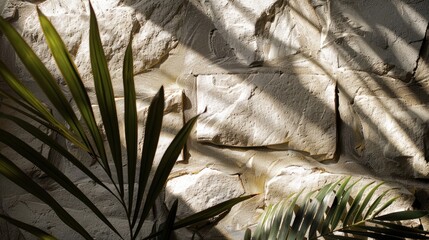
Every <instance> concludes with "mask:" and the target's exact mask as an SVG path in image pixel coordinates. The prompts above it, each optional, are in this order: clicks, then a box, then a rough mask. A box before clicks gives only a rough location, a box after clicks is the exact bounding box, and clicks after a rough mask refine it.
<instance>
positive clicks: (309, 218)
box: [296, 198, 321, 239]
mask: <svg viewBox="0 0 429 240" xmlns="http://www.w3.org/2000/svg"><path fill="white" fill-rule="evenodd" d="M320 204H321V203H320V202H319V201H318V200H317V199H314V198H313V199H312V201H311V202H310V203H309V206H308V208H307V210H306V212H305V214H304V219H303V221H302V224H301V227H300V228H299V230H298V233H297V236H296V238H297V239H304V236H305V234H306V233H307V231H309V228H310V226H311V223H312V222H313V220H314V218H315V216H316V214H317V210H318V208H319V207H320Z"/></svg>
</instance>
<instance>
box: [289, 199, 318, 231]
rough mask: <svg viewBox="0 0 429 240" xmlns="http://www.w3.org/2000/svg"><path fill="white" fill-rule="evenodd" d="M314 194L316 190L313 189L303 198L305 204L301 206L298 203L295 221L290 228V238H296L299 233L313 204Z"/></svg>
mask: <svg viewBox="0 0 429 240" xmlns="http://www.w3.org/2000/svg"><path fill="white" fill-rule="evenodd" d="M313 194H314V191H311V192H309V193H307V194H306V196H305V197H304V198H303V199H302V202H303V206H300V205H299V204H296V206H295V208H298V210H297V212H296V214H295V219H294V221H293V224H292V227H291V229H290V233H289V236H288V238H290V239H295V238H296V236H297V235H298V233H299V232H298V231H299V228H300V226H301V223H302V222H303V220H304V218H305V213H306V211H307V210H308V209H309V207H310V206H311V205H312V202H313V201H311V196H312V195H313ZM313 213H314V212H313Z"/></svg>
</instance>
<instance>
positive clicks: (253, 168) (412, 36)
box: [0, 0, 429, 240]
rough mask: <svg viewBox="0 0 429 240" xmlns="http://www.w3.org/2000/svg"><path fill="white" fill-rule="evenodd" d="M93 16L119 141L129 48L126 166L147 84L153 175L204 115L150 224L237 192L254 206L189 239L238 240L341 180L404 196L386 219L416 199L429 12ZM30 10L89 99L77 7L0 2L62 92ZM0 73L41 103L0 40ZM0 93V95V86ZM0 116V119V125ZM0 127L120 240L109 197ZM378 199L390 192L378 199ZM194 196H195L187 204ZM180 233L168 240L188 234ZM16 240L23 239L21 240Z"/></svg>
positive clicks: (37, 210)
mask: <svg viewBox="0 0 429 240" xmlns="http://www.w3.org/2000/svg"><path fill="white" fill-rule="evenodd" d="M91 3H92V5H93V7H94V10H95V13H96V15H97V19H98V21H99V28H100V35H101V40H102V42H103V47H104V51H105V54H106V56H107V59H108V63H109V67H110V73H111V75H112V80H113V87H114V90H115V97H116V103H117V105H118V115H119V116H118V119H119V121H120V125H121V128H122V129H123V119H124V116H123V97H124V96H126V94H127V93H125V92H124V91H123V83H122V61H123V57H124V51H125V48H126V46H127V44H128V41H129V39H130V36H132V37H133V56H134V61H135V62H134V65H135V67H134V73H135V75H136V76H135V85H136V89H137V99H138V103H137V105H138V111H139V118H140V120H139V127H140V128H139V148H140V149H139V154H140V153H141V151H140V150H141V146H142V144H143V139H142V138H143V134H144V130H143V129H144V125H145V122H144V119H145V116H146V115H147V108H148V105H149V102H150V99H151V97H152V96H153V95H154V94H155V93H156V91H157V90H158V89H159V87H160V86H161V85H164V87H165V89H166V98H167V103H166V110H165V119H164V123H163V127H164V130H163V132H162V134H161V139H160V144H159V148H158V152H157V154H158V155H157V157H156V160H155V162H158V161H159V159H160V157H161V156H160V155H161V154H162V152H163V151H164V150H165V149H166V147H167V146H168V144H169V143H170V142H171V140H172V139H173V137H174V134H175V133H177V131H178V130H179V129H180V127H181V126H183V123H184V122H186V121H187V120H189V119H190V118H191V117H193V116H195V115H197V114H199V113H202V115H201V116H200V118H199V120H198V123H197V127H195V128H194V129H193V130H192V133H191V136H190V139H189V141H188V142H187V145H186V148H185V151H184V154H181V156H180V157H179V163H178V164H176V165H175V167H174V169H173V174H172V175H171V176H170V181H169V184H168V186H167V190H166V191H165V195H166V196H167V198H168V199H167V201H164V200H165V199H164V195H163V196H161V198H160V199H159V200H158V204H157V210H160V209H163V210H165V206H166V205H168V206H170V204H171V203H172V201H173V198H174V196H178V197H179V200H180V201H182V203H183V204H181V205H179V206H180V207H179V210H180V212H181V213H190V212H191V210H196V209H198V210H201V209H203V208H205V207H207V206H209V204H208V203H209V202H210V204H212V203H214V202H217V201H220V200H227V199H229V198H231V197H234V196H239V195H241V194H243V193H244V194H253V193H259V194H260V195H258V196H257V197H255V198H252V199H251V200H250V201H247V202H245V203H243V204H239V205H238V206H236V207H234V208H233V209H232V210H231V212H230V213H229V214H228V215H226V216H225V217H224V218H222V220H220V221H219V222H217V225H216V226H215V227H213V228H211V227H207V228H205V229H199V230H198V233H197V235H196V236H203V237H204V238H206V239H242V237H243V232H244V230H245V229H246V228H247V227H249V226H254V224H255V223H256V222H257V221H258V216H259V214H260V210H261V209H262V208H263V207H264V206H265V205H266V204H267V203H273V202H275V201H276V200H279V199H283V198H284V197H285V196H286V195H287V194H289V193H290V192H292V191H299V190H300V188H301V187H305V188H308V189H317V188H320V187H321V186H322V185H324V184H326V183H327V182H328V181H330V180H334V179H338V177H339V176H343V175H349V174H352V175H359V176H363V177H364V179H363V181H362V182H364V183H366V182H367V181H369V179H378V180H386V181H388V182H389V181H395V182H399V183H404V184H407V185H406V188H407V189H408V190H409V192H407V191H405V190H404V191H403V187H402V186H400V193H399V194H400V195H401V196H402V197H404V199H405V200H403V199H402V198H401V199H400V200H399V205H394V208H395V209H397V210H402V209H404V208H407V207H411V205H412V196H411V195H410V192H411V193H414V192H416V193H418V192H420V193H422V192H425V189H429V187H428V185H427V184H426V183H424V181H416V179H415V178H419V179H420V178H423V179H427V178H429V167H428V163H427V160H428V157H427V156H429V154H428V152H429V150H428V147H427V146H429V143H428V141H429V140H428V139H429V138H428V132H429V130H428V123H429V116H428V115H429V114H428V111H427V106H428V103H429V80H428V79H429V77H428V76H429V68H428V64H427V63H428V62H429V50H428V47H427V45H428V39H429V35H428V33H427V26H428V19H429V11H428V9H429V1H418V0H392V1H355V0H337V1H324V0H312V1H302V0H289V1H283V0H267V1H258V0H234V1H227V0H204V1H198V0H189V1H184V0H159V1H158V0H152V1H137V0H91ZM36 4H37V6H38V7H39V8H40V9H41V10H42V11H43V12H44V13H45V14H46V16H47V17H48V18H49V19H50V20H51V21H52V23H53V24H54V26H55V27H56V28H57V30H58V32H59V34H60V35H61V36H62V37H63V39H64V41H65V44H66V46H67V48H68V49H69V50H70V53H71V56H72V58H73V59H74V60H75V63H76V65H77V67H78V69H79V71H80V73H81V76H82V78H83V81H84V83H85V86H86V87H87V89H88V92H89V95H90V97H91V99H92V100H95V98H94V89H93V86H92V85H93V84H92V81H91V74H92V73H91V68H90V58H89V45H88V44H89V43H88V30H89V6H88V1H83V0H73V1H70V0H0V14H1V15H2V16H3V17H4V18H5V19H6V20H7V21H9V22H10V23H12V24H13V25H14V27H16V29H17V30H18V32H20V33H21V34H22V35H23V36H24V38H25V39H26V41H27V42H28V43H29V45H30V46H32V47H33V48H34V50H35V52H36V53H37V54H38V55H39V56H40V58H41V59H42V61H43V62H44V63H46V65H47V67H48V69H49V70H51V71H52V72H53V75H54V77H55V78H56V79H57V80H58V82H60V83H61V84H63V85H62V86H64V87H65V85H64V79H63V77H62V76H61V74H60V73H59V71H58V70H57V69H56V68H57V67H56V64H55V63H54V61H53V59H52V56H51V54H50V52H49V50H48V48H47V46H46V44H45V39H44V37H43V34H42V31H41V29H40V26H39V23H38V20H37V13H36ZM425 36H426V39H425ZM0 59H1V60H2V61H3V62H5V64H6V65H7V66H8V67H10V68H11V70H12V71H13V72H14V73H15V74H16V75H17V76H18V77H19V78H20V79H21V80H22V81H23V82H24V83H25V84H28V85H30V90H31V91H32V92H34V93H35V94H36V95H38V96H39V95H42V94H40V90H39V89H38V88H37V87H35V84H34V82H33V80H32V78H31V77H30V76H29V74H28V73H27V72H26V71H25V69H24V67H23V66H22V64H21V63H20V61H19V60H18V59H17V57H16V56H15V54H14V50H13V49H12V48H11V47H10V45H9V43H8V42H7V41H6V39H5V37H4V35H2V34H0ZM0 88H1V89H6V90H7V91H9V90H8V88H7V87H6V84H5V83H4V82H3V81H1V80H0ZM66 91H67V90H66ZM68 97H70V96H68ZM0 100H1V101H3V100H2V99H0ZM70 101H72V99H71V97H70ZM44 102H46V103H48V102H47V101H44ZM2 103H3V102H1V103H0V111H2V112H3V111H5V112H6V113H12V112H10V111H8V110H5V106H4V105H3V104H2ZM336 103H337V104H336ZM93 104H94V105H96V104H97V103H96V101H93ZM12 114H15V113H12ZM0 121H1V122H0V123H1V124H0V126H1V127H2V128H8V129H9V130H10V131H12V132H13V133H14V134H16V136H20V137H22V138H23V140H24V141H26V142H28V143H30V144H31V145H32V146H33V147H34V148H35V149H36V150H37V151H39V152H41V153H42V154H44V155H45V156H48V155H49V156H50V160H52V161H53V162H54V163H55V164H56V166H58V167H59V168H60V170H61V171H63V172H64V173H65V174H66V175H67V176H69V177H70V179H71V180H72V181H73V182H75V183H76V184H77V185H78V186H79V187H81V188H82V189H83V190H84V191H85V194H87V195H88V196H89V197H90V198H91V199H93V200H94V201H95V202H96V203H97V205H100V208H101V209H102V210H103V211H105V212H106V214H107V215H108V216H109V218H111V219H112V221H113V223H114V224H115V225H116V226H118V228H120V229H121V231H122V230H124V231H125V233H124V238H125V239H127V235H126V234H128V233H127V232H128V231H126V229H127V221H126V218H125V215H124V214H123V211H122V209H121V206H119V204H118V203H117V202H115V200H114V199H113V200H112V199H110V200H109V199H107V197H106V195H107V194H106V192H105V191H103V190H102V189H101V187H99V186H94V184H93V183H92V182H90V181H88V179H87V177H86V176H85V175H84V174H83V173H81V172H80V171H79V170H76V169H75V168H73V167H72V166H71V165H70V164H69V163H68V162H67V161H64V160H63V159H62V158H59V157H58V156H57V155H56V153H55V151H53V150H52V149H49V147H47V146H46V145H44V144H41V143H40V142H39V141H37V139H35V138H34V137H32V136H30V135H29V134H22V133H21V132H20V129H19V128H17V127H16V126H15V125H13V124H11V123H10V122H7V121H3V120H0ZM41 129H42V130H44V128H41ZM51 136H52V137H54V138H55V139H56V140H57V141H58V142H60V143H61V144H64V146H67V147H68V148H69V149H70V151H71V152H72V153H73V154H74V155H75V156H77V157H78V158H80V159H82V161H83V162H84V163H85V164H88V165H90V163H91V159H90V158H88V155H87V154H86V153H84V152H82V151H78V150H77V149H76V148H75V147H72V146H70V144H68V143H65V142H64V140H62V139H61V138H59V137H58V136H57V135H56V134H55V133H52V135H51ZM121 139H122V141H123V140H124V132H123V131H121ZM123 146H125V144H124V143H123ZM0 151H1V153H2V154H5V155H7V156H8V157H10V158H13V160H14V161H16V162H17V163H18V164H19V165H20V166H21V167H22V169H23V170H24V171H25V172H27V173H28V174H29V175H30V176H32V177H33V178H34V179H35V180H36V181H37V182H38V183H40V185H41V186H43V187H44V188H46V189H47V190H48V191H49V192H50V193H51V194H52V195H53V196H54V197H55V198H57V199H58V200H59V201H61V203H63V204H64V205H65V206H66V208H67V210H69V211H70V212H71V213H72V214H74V216H77V218H78V220H79V222H81V223H82V224H83V225H84V227H85V228H86V229H88V231H90V232H91V234H92V236H93V237H95V238H97V239H112V240H113V239H117V237H116V236H115V235H114V234H112V233H111V232H110V231H108V230H107V229H106V227H103V225H102V224H101V223H100V222H99V221H96V219H95V217H94V216H91V215H90V214H88V210H87V209H85V208H83V207H82V206H81V205H80V204H78V203H77V201H76V200H75V199H74V198H72V197H70V196H69V195H67V194H66V193H65V191H64V190H61V189H59V188H58V187H57V185H55V183H54V182H53V181H52V179H50V178H47V177H46V175H45V174H44V173H42V172H41V171H40V170H39V169H37V168H35V167H34V166H33V165H32V164H30V163H28V161H26V160H24V159H23V158H22V157H21V156H20V154H19V153H16V152H14V151H12V150H10V149H6V148H4V146H3V145H0ZM334 153H338V154H334ZM123 157H124V159H125V157H126V156H125V152H124V156H123ZM337 157H338V158H337ZM332 158H333V160H331V161H324V160H328V159H332ZM328 162H329V163H330V164H329V165H328V164H325V163H328ZM112 164H113V163H112ZM112 166H113V165H112ZM327 166H329V168H328V167H327ZM124 168H126V166H125V162H124ZM215 169H216V170H215ZM91 170H93V171H94V172H95V173H96V174H97V175H100V176H101V177H100V178H101V179H102V180H103V181H106V182H108V181H109V179H108V177H106V175H105V174H102V169H101V167H99V166H98V165H97V164H94V165H91ZM378 180H377V181H378ZM198 184H201V185H198ZM109 186H110V185H109ZM390 186H392V187H397V186H399V185H398V184H397V183H393V184H390V183H389V184H388V185H386V187H390ZM112 188H113V186H112ZM194 188H195V189H196V190H195V189H194ZM0 189H1V191H0V204H1V205H0V212H4V213H6V214H9V215H11V216H14V217H15V216H16V217H17V218H18V219H21V220H25V221H26V222H28V223H35V224H39V225H38V226H39V227H41V228H43V229H45V230H47V231H49V232H52V233H53V234H54V235H55V236H57V237H59V238H60V239H68V238H73V239H74V238H76V237H75V236H76V235H75V233H73V231H72V230H70V229H69V228H67V227H64V225H62V224H61V223H60V221H59V220H58V218H57V217H56V216H55V214H54V213H53V212H52V211H51V210H49V208H48V206H47V205H44V204H41V202H40V201H39V200H37V199H35V198H33V197H31V196H29V195H28V194H26V193H25V192H24V191H23V190H22V189H20V188H19V187H16V186H15V185H13V184H11V183H10V182H9V181H6V180H4V179H3V178H0ZM391 192H392V193H393V191H391ZM394 193H395V194H396V193H397V191H394ZM199 194H201V196H203V197H205V198H198V197H197V195H198V196H199ZM194 196H195V197H194ZM183 199H185V200H183ZM265 200H267V201H265ZM427 202H428V200H427V194H420V195H416V203H420V205H421V206H426V205H427ZM194 207H195V208H194ZM2 210H3V211H2ZM154 212H157V211H154ZM162 213H164V212H162ZM160 215H162V214H160ZM154 220H158V223H159V222H160V221H163V220H162V219H161V220H160V219H157V217H156V216H155V215H153V216H152V215H151V216H150V219H149V220H148V221H146V222H145V224H144V225H143V231H144V232H145V233H149V232H150V231H151V227H152V225H153V223H154ZM184 231H185V232H186V230H184ZM182 233H183V232H180V233H179V234H178V238H179V239H186V240H187V239H190V238H191V236H192V234H189V232H187V233H186V234H182ZM22 234H23V235H24V236H25V237H26V239H27V237H28V233H26V232H25V231H22ZM198 234H199V235H198ZM0 239H19V240H21V239H22V236H21V237H20V234H19V230H17V229H16V228H13V226H12V225H10V224H7V223H5V222H4V221H1V220H0ZM28 239H30V238H28Z"/></svg>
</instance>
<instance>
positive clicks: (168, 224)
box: [159, 199, 178, 239]
mask: <svg viewBox="0 0 429 240" xmlns="http://www.w3.org/2000/svg"><path fill="white" fill-rule="evenodd" d="M177 205H178V200H177V199H176V200H174V202H173V205H172V206H171V209H170V212H169V213H168V216H167V220H166V221H165V224H164V227H163V229H162V232H161V235H160V238H159V239H170V237H171V235H172V233H173V231H174V221H175V219H176V213H177Z"/></svg>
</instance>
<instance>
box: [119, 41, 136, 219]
mask: <svg viewBox="0 0 429 240" xmlns="http://www.w3.org/2000/svg"><path fill="white" fill-rule="evenodd" d="M132 42H133V39H132V35H130V41H129V43H128V47H127V50H126V51H125V58H124V66H123V74H122V75H123V80H124V92H125V93H126V94H124V96H125V99H124V101H125V139H126V144H127V157H128V163H127V165H128V209H129V210H130V212H131V211H132V209H133V199H134V182H135V176H136V168H137V143H138V141H137V128H138V127H137V123H138V121H137V107H136V90H135V86H134V72H133V52H132Z"/></svg>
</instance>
